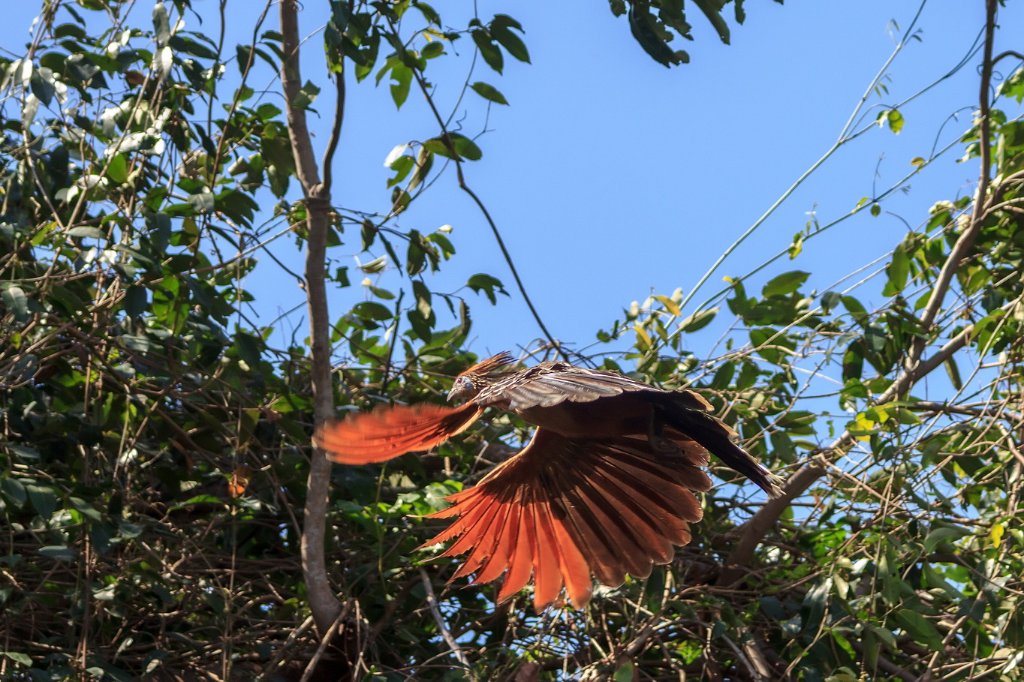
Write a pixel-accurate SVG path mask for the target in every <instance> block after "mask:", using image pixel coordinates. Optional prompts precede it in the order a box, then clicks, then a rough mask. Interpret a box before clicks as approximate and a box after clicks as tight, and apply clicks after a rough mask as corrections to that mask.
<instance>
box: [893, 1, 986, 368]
mask: <svg viewBox="0 0 1024 682" xmlns="http://www.w3.org/2000/svg"><path fill="white" fill-rule="evenodd" d="M996 7H997V0H986V1H985V48H984V55H983V57H982V61H981V86H980V92H979V95H978V138H979V139H978V144H979V145H980V152H981V169H980V170H979V174H978V187H977V189H976V191H975V193H974V207H973V209H972V211H971V222H970V224H968V226H967V228H966V229H965V230H964V231H963V233H962V234H961V235H960V237H959V239H957V240H956V243H955V244H954V245H953V248H952V250H951V251H950V252H949V257H948V258H946V262H945V263H943V264H942V270H940V271H939V277H938V279H937V280H936V281H935V286H934V287H933V288H932V294H931V297H930V298H929V299H928V305H927V306H926V307H925V309H924V312H923V313H922V314H921V329H922V330H924V333H925V334H928V332H929V331H931V328H932V325H933V324H934V323H935V318H936V317H937V316H938V314H939V310H940V309H941V308H942V301H943V300H944V299H945V298H946V294H947V293H948V291H949V287H950V285H951V284H952V281H953V275H955V274H956V271H957V270H958V269H959V268H960V262H961V261H962V260H963V259H964V257H965V256H967V254H968V252H969V251H970V250H971V248H973V247H974V242H975V241H977V239H978V233H979V232H981V226H982V224H984V219H985V213H986V211H987V206H988V189H989V184H990V183H991V174H992V150H991V145H990V142H991V136H992V131H991V122H990V121H989V98H990V97H991V88H992V64H993V62H992V43H993V41H994V37H995V30H996ZM927 343H928V339H927V337H926V336H922V337H920V338H917V339H915V340H914V342H913V344H912V345H911V349H910V353H909V354H908V355H907V360H906V366H907V367H908V368H912V367H913V366H914V365H915V364H917V361H918V359H919V358H920V357H921V353H923V352H924V348H925V345H926V344H927Z"/></svg>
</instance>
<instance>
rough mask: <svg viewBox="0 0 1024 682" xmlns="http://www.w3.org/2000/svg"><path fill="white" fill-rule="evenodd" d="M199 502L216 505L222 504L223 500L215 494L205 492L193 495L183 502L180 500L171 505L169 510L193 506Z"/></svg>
mask: <svg viewBox="0 0 1024 682" xmlns="http://www.w3.org/2000/svg"><path fill="white" fill-rule="evenodd" d="M200 504H214V505H217V506H223V505H224V500H222V499H220V498H219V497H217V496H215V495H207V494H204V495H195V496H194V497H190V498H188V499H187V500H185V501H184V502H180V503H178V504H176V505H174V506H172V507H171V511H177V510H179V509H185V508H186V507H194V506H196V505H200Z"/></svg>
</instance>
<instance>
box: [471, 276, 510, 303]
mask: <svg viewBox="0 0 1024 682" xmlns="http://www.w3.org/2000/svg"><path fill="white" fill-rule="evenodd" d="M466 286H468V287H469V288H470V289H472V290H473V291H475V292H476V293H480V292H481V291H483V292H484V295H485V296H487V300H489V301H490V302H491V303H492V304H496V303H497V302H498V300H497V297H496V296H495V292H497V293H501V294H505V295H506V296H507V295H508V292H507V291H505V287H504V285H502V283H501V280H499V279H498V278H496V277H492V276H490V275H487V274H484V273H477V274H475V275H473V276H472V277H470V278H469V280H468V281H467V282H466Z"/></svg>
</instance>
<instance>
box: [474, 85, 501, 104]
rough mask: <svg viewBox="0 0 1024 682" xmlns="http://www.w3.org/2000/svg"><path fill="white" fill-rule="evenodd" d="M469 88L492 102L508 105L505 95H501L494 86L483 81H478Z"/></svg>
mask: <svg viewBox="0 0 1024 682" xmlns="http://www.w3.org/2000/svg"><path fill="white" fill-rule="evenodd" d="M469 87H471V88H473V92H475V93H476V94H478V95H480V96H481V97H483V98H484V99H486V100H488V101H490V102H494V103H495V104H504V105H508V100H507V99H505V95H503V94H501V92H499V91H498V89H497V88H496V87H494V86H493V85H490V84H488V83H484V82H483V81H477V82H476V83H473V84H472V85H471V86H469Z"/></svg>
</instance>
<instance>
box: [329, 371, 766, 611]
mask: <svg viewBox="0 0 1024 682" xmlns="http://www.w3.org/2000/svg"><path fill="white" fill-rule="evenodd" d="M511 363H512V358H511V356H509V355H508V354H504V353H503V354H500V355H496V356H494V357H492V358H488V359H487V360H484V361H483V362H481V363H479V364H477V365H474V366H473V367H471V368H469V369H468V370H466V371H465V372H463V373H462V374H460V375H459V376H458V377H457V378H456V380H455V385H454V387H453V388H452V391H451V393H450V394H449V399H459V398H465V399H467V400H466V402H465V403H464V404H462V405H460V406H457V407H441V406H435V405H419V406H412V407H404V406H395V407H391V408H384V409H381V410H376V411H374V412H370V413H367V414H361V415H358V416H356V417H354V418H350V419H347V420H345V421H341V422H337V423H334V424H330V425H327V426H326V427H324V428H323V429H321V430H320V431H319V432H318V434H317V444H318V445H319V446H320V447H321V448H323V449H324V450H326V451H327V453H328V456H329V457H330V458H331V459H332V460H334V461H337V462H342V463H347V464H366V463H370V462H379V461H384V460H387V459H391V458H392V457H397V456H399V455H401V454H404V453H406V452H415V451H420V450H428V449H430V448H432V447H435V446H436V445H438V444H440V443H442V442H444V441H445V440H447V439H448V438H451V437H452V436H454V435H456V434H458V433H460V432H461V431H463V430H465V429H466V428H467V427H468V426H469V425H470V424H472V423H473V422H474V421H475V420H476V419H477V418H479V416H480V415H481V414H482V413H483V411H484V409H486V408H488V407H494V408H498V409H503V410H507V411H510V412H513V413H515V414H517V415H519V416H520V417H522V418H523V419H524V420H526V421H528V422H530V423H532V424H534V425H536V426H537V431H536V432H535V433H534V436H533V439H532V440H531V441H530V443H529V445H527V447H526V448H524V449H523V450H522V451H520V452H519V453H517V454H516V455H515V456H513V457H512V458H510V459H509V460H507V461H505V462H503V463H502V464H500V465H498V466H497V467H495V468H494V469H493V470H492V471H491V472H490V473H489V474H487V476H485V477H484V478H483V479H482V480H481V481H480V482H479V483H478V484H477V485H476V486H474V487H472V488H467V489H465V490H463V491H461V492H459V493H456V494H455V495H452V496H450V497H449V501H450V502H452V506H451V507H449V508H448V509H445V510H443V511H441V512H438V513H437V514H435V515H434V516H435V517H439V518H452V517H455V518H456V520H455V521H454V522H453V523H452V524H451V525H450V526H449V527H448V528H447V529H446V530H445V531H443V532H441V533H440V534H439V535H437V536H436V537H435V538H433V539H432V540H430V541H428V543H427V545H433V544H437V543H440V542H446V541H448V540H452V539H455V541H454V542H453V543H452V545H451V546H450V547H449V548H448V549H447V550H446V551H445V555H448V556H452V555H457V554H463V553H467V552H468V553H469V556H468V557H467V560H466V563H465V564H464V565H463V566H462V567H461V568H460V569H459V570H458V571H457V572H456V574H455V577H459V576H463V575H469V574H473V573H475V574H476V582H488V581H491V580H495V579H497V578H498V577H500V576H501V574H502V573H505V574H506V578H505V582H504V584H503V586H502V589H501V591H500V593H499V595H498V598H499V600H502V599H506V598H508V597H510V596H512V595H513V594H515V593H516V592H518V591H519V590H521V589H522V588H523V587H524V586H525V585H526V583H527V582H529V579H530V576H531V574H532V575H533V577H534V583H535V589H534V604H535V606H536V607H537V608H538V609H541V608H543V607H545V606H547V605H548V604H550V603H551V602H553V601H554V600H555V599H557V597H558V595H559V593H560V592H561V589H562V587H563V585H564V586H565V589H566V591H567V593H568V595H569V599H570V601H572V603H573V604H575V605H576V606H582V605H583V604H584V603H586V602H587V601H588V600H589V598H590V594H591V582H592V581H591V574H593V575H594V576H595V577H596V578H597V579H598V580H599V581H600V582H602V583H604V584H606V585H610V586H615V585H618V584H621V582H622V581H623V580H624V578H625V574H626V573H631V574H633V575H636V576H638V577H645V576H646V575H648V574H649V573H650V570H651V566H652V564H653V563H665V562H668V561H670V560H671V558H672V555H673V551H674V550H673V545H683V544H686V543H687V542H688V541H689V540H690V532H689V529H688V525H687V524H688V523H689V522H694V521H699V520H700V518H701V515H702V510H701V506H700V503H699V502H698V500H697V498H696V497H695V495H694V494H693V493H694V492H695V491H698V492H699V491H704V490H707V489H708V488H710V486H711V481H710V479H708V477H707V475H706V474H705V473H704V471H703V470H702V467H703V465H705V464H706V463H707V452H708V451H711V452H712V453H714V454H715V455H717V456H718V457H719V458H720V459H721V460H722V461H723V462H725V463H726V464H727V465H729V466H730V467H732V468H733V469H735V470H737V471H739V472H740V473H742V474H743V475H745V476H747V477H748V478H750V479H751V480H752V481H753V482H755V483H756V484H757V485H758V486H760V487H761V488H762V489H764V490H765V491H766V492H768V494H769V495H776V494H778V492H779V487H778V486H779V483H780V479H778V477H776V476H774V475H773V474H771V473H769V472H768V471H767V470H765V469H764V468H763V467H761V466H760V465H759V464H758V463H757V462H756V461H755V460H754V459H753V458H752V457H751V456H750V455H749V454H747V453H746V452H745V451H743V450H742V449H741V448H740V447H739V446H737V445H736V444H735V443H733V442H732V437H733V436H734V435H735V434H734V433H733V432H732V430H731V429H729V427H727V426H726V425H725V424H723V423H722V422H720V421H719V420H717V419H715V418H714V417H713V416H712V415H711V414H710V413H709V411H710V409H711V406H710V405H709V404H708V403H707V401H705V400H704V399H703V398H701V397H700V396H699V395H697V394H696V393H693V392H692V391H687V390H682V391H669V390H664V389H660V388H656V387H654V386H650V385H648V384H645V383H643V382H640V381H637V380H635V379H631V378H629V377H626V376H623V375H621V374H617V373H613V372H602V371H598V370H591V369H585V368H581V367H574V366H572V365H569V364H567V363H563V362H543V363H540V364H538V365H535V366H533V367H530V368H528V369H524V370H520V371H511V370H510V369H509V368H508V365H510V364H511ZM456 538H457V539H456Z"/></svg>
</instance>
